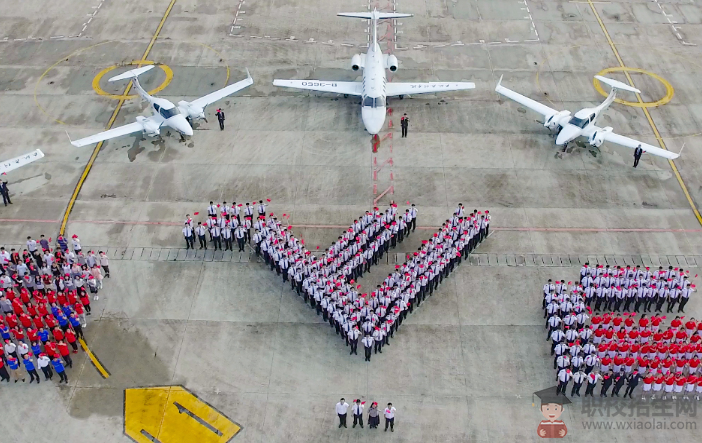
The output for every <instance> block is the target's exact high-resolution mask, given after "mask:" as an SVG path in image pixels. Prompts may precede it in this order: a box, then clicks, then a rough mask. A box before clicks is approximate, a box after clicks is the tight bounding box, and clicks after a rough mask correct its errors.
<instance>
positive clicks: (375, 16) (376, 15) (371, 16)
mask: <svg viewBox="0 0 702 443" xmlns="http://www.w3.org/2000/svg"><path fill="white" fill-rule="evenodd" d="M336 15H338V16H339V17H351V18H363V19H366V20H372V21H373V43H378V20H384V19H390V18H406V17H412V16H413V14H400V13H397V12H379V11H378V10H377V9H374V10H373V11H372V12H340V13H338V14H336Z"/></svg>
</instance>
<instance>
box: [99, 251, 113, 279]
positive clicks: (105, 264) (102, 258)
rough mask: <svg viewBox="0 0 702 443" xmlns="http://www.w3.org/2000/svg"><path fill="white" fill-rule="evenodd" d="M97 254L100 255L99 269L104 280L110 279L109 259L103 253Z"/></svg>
mask: <svg viewBox="0 0 702 443" xmlns="http://www.w3.org/2000/svg"><path fill="white" fill-rule="evenodd" d="M98 254H100V267H101V268H102V270H103V271H104V272H105V278H110V259H109V258H107V254H105V252H104V251H99V252H98Z"/></svg>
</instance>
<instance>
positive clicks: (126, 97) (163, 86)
mask: <svg viewBox="0 0 702 443" xmlns="http://www.w3.org/2000/svg"><path fill="white" fill-rule="evenodd" d="M131 65H137V66H138V65H156V66H158V67H159V68H161V70H163V73H164V74H166V79H165V80H164V81H163V83H161V84H160V85H158V86H157V87H156V88H154V89H152V90H151V91H149V95H154V94H156V93H157V92H161V91H163V90H164V89H166V86H168V85H169V84H170V83H171V81H172V80H173V70H172V69H171V68H170V66H168V65H164V64H162V63H158V64H156V63H155V62H152V61H151V60H133V61H131V62H127V63H121V64H119V65H112V66H110V67H108V68H105V69H103V70H102V71H100V72H98V74H97V75H96V76H95V78H94V79H93V89H94V90H95V92H97V93H98V95H102V96H103V97H109V98H113V99H115V100H129V99H132V98H136V97H138V95H136V94H131V95H117V94H110V93H109V92H107V91H105V90H104V89H102V87H100V80H102V78H103V77H104V76H105V75H106V74H107V73H108V72H110V71H113V70H115V69H117V68H120V67H123V66H131Z"/></svg>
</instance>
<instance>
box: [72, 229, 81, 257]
mask: <svg viewBox="0 0 702 443" xmlns="http://www.w3.org/2000/svg"><path fill="white" fill-rule="evenodd" d="M71 238H72V239H73V252H74V253H75V254H78V253H79V252H80V251H81V250H82V249H83V248H82V247H81V245H80V239H79V238H78V236H77V235H75V234H73V236H72V237H71Z"/></svg>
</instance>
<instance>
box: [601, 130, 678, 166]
mask: <svg viewBox="0 0 702 443" xmlns="http://www.w3.org/2000/svg"><path fill="white" fill-rule="evenodd" d="M597 129H599V128H597ZM604 139H605V141H608V142H611V143H614V144H617V145H621V146H626V147H627V148H632V149H635V148H636V147H638V146H639V145H641V149H643V150H644V151H645V152H647V153H649V154H653V155H657V156H659V157H663V158H667V159H670V160H674V159H676V158H678V157H680V154H676V153H675V152H672V151H666V150H665V149H661V148H658V147H656V146H653V145H649V144H648V143H642V142H640V141H638V140H634V139H633V138H629V137H624V136H623V135H619V134H615V133H614V132H605V134H604Z"/></svg>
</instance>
